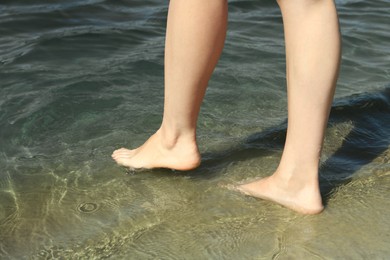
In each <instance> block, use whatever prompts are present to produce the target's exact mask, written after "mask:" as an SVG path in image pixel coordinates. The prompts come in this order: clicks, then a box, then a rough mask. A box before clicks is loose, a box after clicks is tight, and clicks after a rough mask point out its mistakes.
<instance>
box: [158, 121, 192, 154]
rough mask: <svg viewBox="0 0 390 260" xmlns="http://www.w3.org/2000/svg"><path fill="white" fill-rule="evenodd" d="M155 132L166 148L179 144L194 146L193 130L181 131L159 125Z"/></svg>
mask: <svg viewBox="0 0 390 260" xmlns="http://www.w3.org/2000/svg"><path fill="white" fill-rule="evenodd" d="M156 134H157V135H159V136H160V137H161V138H160V139H161V145H162V146H163V147H164V148H165V149H168V150H170V149H173V148H174V147H177V146H181V145H184V146H191V145H192V146H196V135H195V131H183V130H178V129H170V128H168V127H165V126H161V127H160V129H159V130H158V131H157V133H156Z"/></svg>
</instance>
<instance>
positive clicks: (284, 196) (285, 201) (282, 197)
mask: <svg viewBox="0 0 390 260" xmlns="http://www.w3.org/2000/svg"><path fill="white" fill-rule="evenodd" d="M236 189H237V190H238V191H240V192H242V193H244V194H246V195H249V196H253V197H256V198H260V199H265V200H270V201H273V202H276V203H278V204H280V205H282V206H284V207H286V208H289V209H292V210H294V211H296V212H298V213H301V214H307V215H312V214H318V213H321V212H322V211H323V209H324V206H323V205H322V199H321V195H320V191H319V187H318V184H314V185H306V186H305V185H302V184H298V185H296V183H291V182H290V183H286V182H284V181H283V180H281V179H280V178H278V177H275V176H274V175H272V176H269V177H266V178H264V179H261V180H257V181H254V182H250V183H247V184H242V185H239V186H238V187H236Z"/></svg>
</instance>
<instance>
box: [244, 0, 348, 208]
mask: <svg viewBox="0 0 390 260" xmlns="http://www.w3.org/2000/svg"><path fill="white" fill-rule="evenodd" d="M278 3H279V6H280V8H281V10H282V15H283V22H284V30H285V40H286V57H287V58H286V59H287V91H288V130H287V139H286V144H285V147H284V151H283V155H282V158H281V161H280V164H279V167H278V169H277V170H276V171H275V173H274V174H273V175H272V176H270V177H268V178H264V179H261V180H258V181H255V182H251V183H248V184H244V185H241V186H239V187H238V189H239V190H240V191H242V192H244V193H245V194H248V195H251V196H254V197H258V198H262V199H268V200H272V201H275V202H277V203H279V204H281V205H283V206H286V207H288V208H291V209H293V210H295V211H298V212H300V213H304V214H316V213H320V212H321V211H322V210H323V205H322V200H321V195H320V190H319V182H318V167H319V159H320V153H321V148H322V143H323V138H324V132H325V128H326V125H327V121H328V116H329V111H330V106H331V102H332V99H333V95H334V89H335V84H336V80H337V75H338V70H339V60H340V34H339V26H338V19H337V13H336V9H335V6H334V2H333V1H332V0H296V1H291V0H279V1H278Z"/></svg>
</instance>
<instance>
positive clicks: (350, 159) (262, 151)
mask: <svg viewBox="0 0 390 260" xmlns="http://www.w3.org/2000/svg"><path fill="white" fill-rule="evenodd" d="M344 122H350V123H352V125H353V127H352V129H351V131H350V132H349V133H348V134H347V135H346V136H345V137H342V138H343V142H342V145H341V146H340V147H339V148H338V149H337V150H336V152H334V153H333V154H332V155H331V156H330V157H329V158H328V159H326V161H325V162H323V163H322V164H321V167H320V186H321V193H322V196H323V198H324V201H325V203H326V202H327V200H328V199H329V195H330V194H331V192H332V191H333V190H334V189H335V188H336V187H338V186H340V185H342V184H346V183H347V182H349V181H350V179H351V177H352V176H353V175H354V173H356V172H357V171H358V170H359V169H361V168H362V167H363V166H365V165H367V164H369V163H370V162H372V161H373V160H375V159H376V158H377V157H379V156H380V155H381V154H382V153H383V152H385V151H386V150H387V149H388V148H389V145H390V135H389V133H390V88H385V89H384V90H382V91H380V92H375V93H363V94H357V95H353V96H350V97H347V98H342V99H339V100H335V102H334V105H333V107H332V110H331V114H330V119H329V125H330V126H337V125H338V124H340V123H344ZM286 128H287V121H285V122H283V123H282V124H280V125H278V126H276V127H273V128H272V129H268V130H265V131H262V132H260V133H255V134H253V135H251V136H249V137H248V138H247V139H246V140H245V141H244V142H243V143H242V144H240V145H238V146H236V147H234V148H232V149H230V150H228V151H223V152H219V153H208V154H203V157H204V158H205V159H204V160H203V162H202V166H201V167H200V168H199V169H197V170H194V171H192V172H190V173H187V175H189V176H190V177H192V178H213V177H216V175H217V174H219V173H220V171H218V169H221V168H225V167H227V166H228V165H229V164H231V163H234V162H238V161H244V160H248V159H251V158H259V157H263V156H267V155H271V154H274V153H275V152H280V151H281V150H282V149H283V145H284V142H285V138H286ZM216 169H217V170H216ZM199 172H202V174H199ZM205 173H206V174H205ZM179 174H180V173H179Z"/></svg>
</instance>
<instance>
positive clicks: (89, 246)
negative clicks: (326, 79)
mask: <svg viewBox="0 0 390 260" xmlns="http://www.w3.org/2000/svg"><path fill="white" fill-rule="evenodd" d="M337 7H338V10H339V14H340V22H341V30H342V34H343V61H342V69H341V76H340V79H339V82H338V89H337V93H336V100H335V102H334V105H333V109H332V113H331V120H330V124H329V129H328V131H327V135H326V140H325V147H324V153H323V158H322V162H323V163H322V167H321V189H322V194H323V197H324V201H325V202H326V210H325V211H324V212H323V213H322V214H321V215H319V216H301V215H298V214H295V213H293V212H291V211H289V210H287V209H285V208H282V207H280V206H277V205H274V204H272V203H269V202H266V201H260V200H256V199H253V198H249V197H245V196H242V195H240V194H237V193H234V192H232V191H230V190H227V189H225V188H223V187H224V184H229V183H237V182H239V181H243V180H249V179H253V178H259V177H264V176H267V175H270V174H272V172H273V170H274V169H275V167H276V166H277V163H278V159H279V157H280V154H281V149H282V146H283V142H284V137H285V131H286V125H285V121H286V93H285V60H284V46H283V29H282V21H281V16H280V13H279V10H278V8H277V6H276V4H275V3H274V1H268V0H267V1H265V0H264V1H238V0H235V1H230V2H229V15H230V17H229V32H228V37H227V40H226V46H225V49H224V53H223V55H222V58H221V60H220V62H219V64H218V67H217V69H216V71H215V73H214V75H213V78H212V80H211V82H210V88H209V89H208V92H207V95H206V98H205V101H204V105H203V107H202V111H201V115H200V119H199V132H198V137H199V142H200V143H199V144H200V149H201V152H202V156H203V161H202V165H201V167H200V168H199V169H197V170H194V171H191V172H187V173H181V172H172V171H170V170H154V171H145V172H140V173H136V174H127V173H126V171H125V170H124V169H122V168H120V167H118V166H116V165H115V163H114V162H113V161H112V159H111V158H110V154H111V152H112V151H113V150H114V149H116V148H119V147H121V146H126V147H136V146H138V145H140V144H142V143H143V141H144V140H145V139H146V138H147V137H148V136H149V135H150V134H151V133H153V132H154V131H155V130H156V129H157V128H158V126H159V124H160V120H161V113H162V105H163V49H164V35H165V23H166V13H167V3H166V1H163V2H162V3H161V1H157V0H156V1H151V0H150V1H145V0H143V1H140V0H139V1H138V0H131V1H114V0H111V1H103V0H89V1H81V0H73V1H55V2H54V1H44V0H40V1H35V3H34V4H33V3H30V2H29V1H11V0H9V1H8V0H7V1H2V3H0V124H1V128H0V258H1V259H21V258H26V259H42V258H49V259H50V258H61V259H77V258H81V259H91V258H96V259H99V258H106V257H108V258H112V259H118V258H119V259H121V258H123V259H263V258H264V259H271V258H275V259H276V258H277V259H317V258H319V259H321V258H325V259H386V258H388V257H390V249H389V245H390V236H389V232H390V218H389V217H388V216H389V215H390V207H389V198H390V178H389V175H390V167H389V157H390V150H389V143H390V135H389V133H390V89H389V87H390V46H389V42H390V31H389V25H390V23H389V21H390V1H389V0H376V1H357V0H351V1H349V0H340V1H338V2H337Z"/></svg>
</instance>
